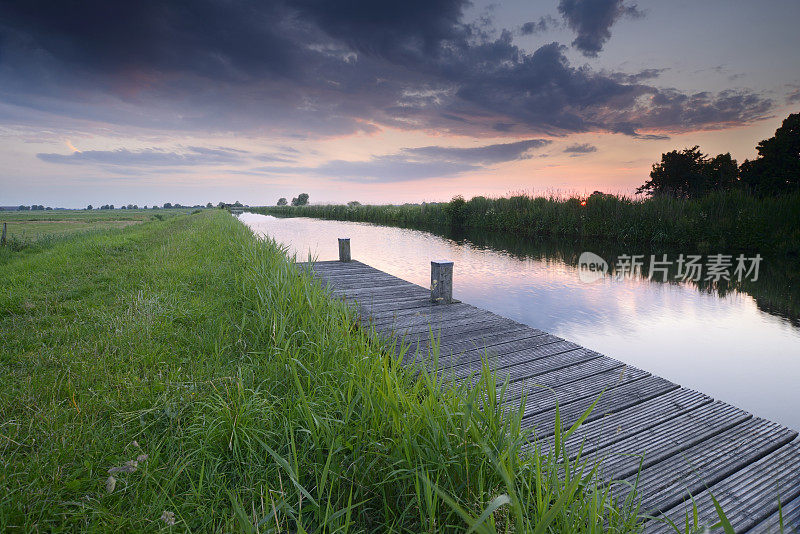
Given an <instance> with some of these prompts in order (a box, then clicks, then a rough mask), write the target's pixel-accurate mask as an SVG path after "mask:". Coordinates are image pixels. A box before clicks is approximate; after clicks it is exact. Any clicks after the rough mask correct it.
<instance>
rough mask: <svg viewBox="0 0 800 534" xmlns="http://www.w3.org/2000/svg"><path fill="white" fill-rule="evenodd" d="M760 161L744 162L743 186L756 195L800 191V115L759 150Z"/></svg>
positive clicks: (787, 118) (793, 114)
mask: <svg viewBox="0 0 800 534" xmlns="http://www.w3.org/2000/svg"><path fill="white" fill-rule="evenodd" d="M756 150H758V157H757V158H756V159H754V160H752V161H751V160H744V163H742V166H741V167H740V169H739V172H740V173H741V176H742V182H743V183H744V184H745V185H746V186H747V187H748V188H749V189H750V190H751V191H752V192H753V193H755V194H758V195H775V194H779V193H785V192H789V191H797V190H798V189H800V113H792V114H791V115H789V116H788V117H786V118H785V119H784V120H783V124H781V127H780V128H778V129H777V130H775V135H774V136H772V137H770V138H769V139H765V140H763V141H761V142H760V143H759V144H758V145H757V146H756Z"/></svg>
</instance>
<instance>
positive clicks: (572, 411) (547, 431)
mask: <svg viewBox="0 0 800 534" xmlns="http://www.w3.org/2000/svg"><path fill="white" fill-rule="evenodd" d="M677 388H678V386H677V385H676V384H673V383H672V382H670V381H669V380H665V379H663V378H660V377H657V376H648V377H647V378H643V379H641V380H636V381H635V382H632V383H630V384H624V385H622V386H619V387H615V388H612V389H609V390H606V391H605V392H604V393H603V395H602V396H600V400H599V401H598V402H597V405H596V406H595V407H594V410H592V413H590V414H589V417H588V418H587V419H586V422H592V421H595V420H597V419H601V418H602V417H604V416H606V415H608V414H611V413H614V412H619V411H622V410H624V409H625V408H629V407H631V406H635V405H637V404H641V403H642V402H644V401H647V400H650V399H652V398H655V397H658V396H659V395H663V394H664V393H667V392H669V391H672V390H673V389H677ZM595 399H596V398H592V397H589V398H587V399H581V400H578V401H576V402H572V403H568V404H565V405H564V406H560V407H559V411H560V414H561V423H562V425H563V427H564V428H569V427H570V426H572V424H573V423H575V421H577V420H578V419H579V418H580V417H581V415H583V413H584V412H585V411H586V410H587V409H588V408H589V407H590V406H591V405H592V403H593V402H594V401H595ZM555 415H556V413H555V409H553V410H548V411H546V412H542V413H539V414H536V415H534V416H533V417H528V418H526V419H523V420H522V426H523V428H534V429H535V431H536V436H537V437H547V436H550V435H552V434H553V433H554V432H553V429H554V428H555Z"/></svg>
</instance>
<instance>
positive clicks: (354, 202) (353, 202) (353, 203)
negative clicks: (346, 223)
mask: <svg viewBox="0 0 800 534" xmlns="http://www.w3.org/2000/svg"><path fill="white" fill-rule="evenodd" d="M360 205H361V202H359V201H358V200H351V201H350V202H348V203H347V207H348V208H357V207H358V206H360Z"/></svg>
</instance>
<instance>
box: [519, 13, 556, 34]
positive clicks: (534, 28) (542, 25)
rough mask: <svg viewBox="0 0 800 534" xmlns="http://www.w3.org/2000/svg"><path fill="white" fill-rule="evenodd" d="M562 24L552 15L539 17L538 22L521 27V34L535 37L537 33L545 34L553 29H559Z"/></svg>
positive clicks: (527, 23) (531, 22)
mask: <svg viewBox="0 0 800 534" xmlns="http://www.w3.org/2000/svg"><path fill="white" fill-rule="evenodd" d="M558 26H560V23H559V22H558V21H557V20H556V19H555V18H553V17H551V16H550V15H545V16H543V17H539V20H537V21H530V22H526V23H525V24H523V25H522V26H520V29H519V32H520V33H521V34H522V35H534V34H537V33H544V32H546V31H547V30H549V29H551V28H557V27H558Z"/></svg>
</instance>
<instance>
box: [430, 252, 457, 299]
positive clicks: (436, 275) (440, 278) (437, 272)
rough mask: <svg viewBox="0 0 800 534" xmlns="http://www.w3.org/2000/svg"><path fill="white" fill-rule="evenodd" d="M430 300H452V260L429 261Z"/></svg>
mask: <svg viewBox="0 0 800 534" xmlns="http://www.w3.org/2000/svg"><path fill="white" fill-rule="evenodd" d="M431 301H432V302H441V303H444V304H449V303H451V302H453V262H452V261H432V262H431Z"/></svg>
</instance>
